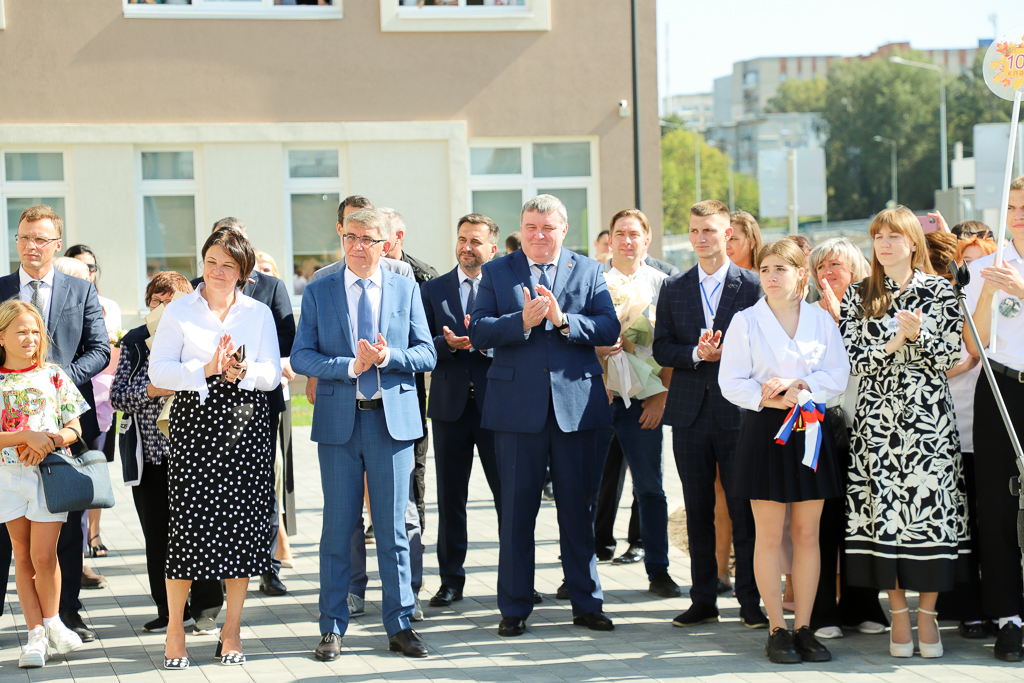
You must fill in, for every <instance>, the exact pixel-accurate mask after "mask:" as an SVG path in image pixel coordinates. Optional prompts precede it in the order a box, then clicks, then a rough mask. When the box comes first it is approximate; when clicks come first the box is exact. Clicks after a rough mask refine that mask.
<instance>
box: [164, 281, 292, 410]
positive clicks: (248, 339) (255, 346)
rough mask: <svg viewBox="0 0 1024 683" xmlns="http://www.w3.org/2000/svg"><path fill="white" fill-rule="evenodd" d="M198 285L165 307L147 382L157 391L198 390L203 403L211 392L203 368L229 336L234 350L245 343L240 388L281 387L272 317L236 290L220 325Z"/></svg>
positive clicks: (263, 305) (279, 353)
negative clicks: (244, 362)
mask: <svg viewBox="0 0 1024 683" xmlns="http://www.w3.org/2000/svg"><path fill="white" fill-rule="evenodd" d="M204 287H206V285H205V284H200V285H199V287H198V288H197V289H196V291H194V292H192V293H191V294H189V295H188V296H183V297H181V298H180V299H176V300H174V301H172V302H171V303H169V304H168V305H167V310H165V311H164V314H163V316H162V317H161V318H160V325H159V327H157V330H156V335H155V337H154V339H153V349H152V351H151V353H150V356H149V381H150V382H152V383H153V385H154V386H156V387H158V388H160V389H171V390H173V391H198V392H199V402H200V403H204V402H205V401H206V397H207V396H209V394H210V391H209V388H208V387H207V384H206V370H205V366H206V364H207V363H209V362H210V360H211V359H212V358H213V354H214V352H215V351H216V350H217V344H218V343H220V338H221V337H222V336H223V335H225V334H230V335H231V341H232V343H234V345H235V348H238V347H239V346H241V345H242V344H245V356H246V365H247V370H246V373H245V378H244V379H241V380H239V381H238V387H239V388H240V389H244V390H246V391H255V390H257V389H258V390H260V391H270V390H272V389H274V388H275V387H277V385H278V384H280V383H281V351H280V347H279V346H278V343H277V328H276V327H275V326H274V316H273V315H272V314H271V312H270V309H269V308H268V307H267V306H266V305H265V304H262V303H260V302H259V301H256V300H255V299H253V298H250V297H248V296H246V295H244V294H242V291H241V290H240V289H236V290H235V301H234V303H233V304H232V305H231V308H230V309H228V313H227V315H226V316H225V318H224V322H221V321H220V319H219V318H217V316H216V315H214V314H213V312H212V311H210V305H209V304H208V303H207V301H206V299H204V298H203V297H202V295H201V294H200V292H201V291H202V289H203V288H204Z"/></svg>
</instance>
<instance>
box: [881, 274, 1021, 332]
mask: <svg viewBox="0 0 1024 683" xmlns="http://www.w3.org/2000/svg"><path fill="white" fill-rule="evenodd" d="M1014 272H1016V271H1014ZM923 321H924V318H923V316H922V315H921V309H920V308H919V309H917V310H916V311H913V312H911V311H896V322H897V324H898V325H899V331H900V334H902V335H903V336H904V337H905V338H906V340H907V341H917V337H918V335H919V334H921V323H922V322H923Z"/></svg>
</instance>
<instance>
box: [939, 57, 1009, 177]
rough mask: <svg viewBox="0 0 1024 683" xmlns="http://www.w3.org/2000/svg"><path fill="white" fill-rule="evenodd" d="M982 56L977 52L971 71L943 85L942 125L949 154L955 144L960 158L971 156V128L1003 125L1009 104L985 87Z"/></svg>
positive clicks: (972, 142) (972, 130) (983, 58)
mask: <svg viewBox="0 0 1024 683" xmlns="http://www.w3.org/2000/svg"><path fill="white" fill-rule="evenodd" d="M984 64H985V53H984V52H981V51H979V52H978V54H977V55H976V56H975V58H974V64H973V65H972V67H971V70H970V71H969V72H967V73H965V74H964V75H962V76H960V77H958V78H956V79H955V80H954V81H953V82H952V83H948V84H947V85H946V99H947V103H946V123H947V124H948V126H949V144H950V150H951V151H950V154H951V155H952V145H953V143H954V142H956V141H961V142H963V143H964V156H965V157H972V156H974V126H975V124H978V123H1006V122H1008V121H1009V120H1010V114H1011V113H1012V111H1013V103H1012V102H1007V101H1006V100H1004V99H1002V98H1000V97H997V96H996V95H994V94H993V93H992V91H991V90H989V89H988V86H987V85H985V75H984V72H983V67H984Z"/></svg>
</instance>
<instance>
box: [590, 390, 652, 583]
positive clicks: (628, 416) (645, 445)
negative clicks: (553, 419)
mask: <svg viewBox="0 0 1024 683" xmlns="http://www.w3.org/2000/svg"><path fill="white" fill-rule="evenodd" d="M643 412H644V409H643V407H642V406H641V405H640V401H637V400H635V399H634V400H631V401H630V406H629V408H627V407H626V404H625V403H624V402H623V400H622V399H621V398H616V399H615V400H614V401H613V402H612V423H611V424H610V425H608V426H606V427H599V428H598V429H597V454H598V462H599V463H600V464H601V468H600V469H598V470H597V472H598V473H599V475H600V473H601V472H602V471H603V470H604V461H605V459H606V458H607V457H608V448H609V446H610V445H611V442H612V435H617V436H618V437H619V445H620V447H621V448H622V455H623V457H624V458H625V460H626V464H628V465H629V472H630V476H631V477H632V478H633V496H634V497H635V498H636V501H637V504H638V507H639V509H640V538H641V540H642V541H643V544H644V551H645V555H644V567H645V568H646V569H647V574H648V576H650V575H652V574H654V573H655V572H663V571H667V570H668V500H667V499H666V498H665V488H664V486H663V485H662V483H661V443H662V428H661V427H660V426H659V427H658V428H657V429H640V415H641V414H643ZM600 488H601V482H600V481H597V482H595V485H594V491H593V505H594V510H595V514H596V510H597V495H598V492H599V490H600Z"/></svg>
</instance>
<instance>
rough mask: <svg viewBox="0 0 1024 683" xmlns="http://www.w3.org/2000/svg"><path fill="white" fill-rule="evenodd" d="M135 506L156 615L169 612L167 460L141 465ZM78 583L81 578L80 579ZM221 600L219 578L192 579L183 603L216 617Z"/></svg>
mask: <svg viewBox="0 0 1024 683" xmlns="http://www.w3.org/2000/svg"><path fill="white" fill-rule="evenodd" d="M132 497H133V498H134V499H135V510H136V512H138V514H139V523H140V524H142V535H143V537H144V538H145V539H146V571H147V573H148V574H149V592H150V595H152V596H153V602H155V603H156V611H157V615H158V616H161V617H166V616H168V610H167V584H166V583H165V582H164V577H165V576H166V566H167V531H168V526H169V524H170V517H171V515H170V510H169V509H168V505H167V463H166V462H165V463H162V464H160V465H150V464H149V463H146V464H145V465H144V466H143V468H142V479H141V480H140V481H139V485H138V486H134V487H132ZM79 583H81V581H79ZM223 604H224V591H223V590H222V589H221V585H220V581H217V580H213V579H211V580H201V581H193V582H192V596H191V604H190V605H188V606H187V607H186V609H187V611H188V613H190V614H191V615H192V617H193V618H196V619H198V618H199V617H210V618H211V619H216V618H217V615H218V614H220V609H221V606H222V605H223Z"/></svg>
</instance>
